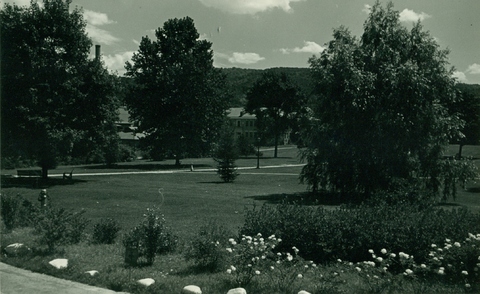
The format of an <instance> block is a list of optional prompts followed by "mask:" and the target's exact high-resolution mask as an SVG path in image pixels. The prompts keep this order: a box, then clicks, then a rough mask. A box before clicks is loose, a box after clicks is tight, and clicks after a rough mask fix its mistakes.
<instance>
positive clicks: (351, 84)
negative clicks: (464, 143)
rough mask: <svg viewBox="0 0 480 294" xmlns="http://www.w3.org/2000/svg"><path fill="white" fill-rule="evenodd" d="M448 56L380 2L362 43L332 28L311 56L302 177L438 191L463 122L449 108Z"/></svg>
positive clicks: (355, 187) (351, 185)
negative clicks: (417, 185)
mask: <svg viewBox="0 0 480 294" xmlns="http://www.w3.org/2000/svg"><path fill="white" fill-rule="evenodd" d="M447 55H448V51H447V50H441V49H439V46H438V45H437V43H436V41H435V39H434V38H433V37H432V36H430V34H429V33H428V32H426V31H424V30H423V28H422V25H421V24H420V23H416V24H414V25H413V27H412V28H411V29H410V30H408V29H407V28H406V27H404V26H403V25H402V24H401V23H400V20H399V13H398V11H395V10H394V9H393V4H392V3H389V4H388V5H387V6H386V8H384V7H382V6H381V5H380V3H379V2H378V1H377V3H376V4H375V5H374V6H373V7H372V9H371V12H370V15H369V16H368V18H367V20H366V21H365V23H364V33H363V35H362V36H361V38H360V39H357V38H356V37H354V36H352V35H351V33H350V32H349V30H348V29H346V28H344V27H340V28H338V29H336V30H334V34H333V40H332V41H330V42H329V43H328V45H327V48H326V50H325V51H323V52H322V54H321V55H320V56H319V57H312V58H311V59H310V67H311V72H312V76H313V78H314V81H315V87H316V90H315V93H316V101H315V107H314V108H313V116H312V117H311V119H310V120H309V125H308V126H307V128H309V129H308V131H306V132H304V134H306V137H305V138H304V141H305V142H306V145H307V147H308V148H307V149H306V150H305V152H304V153H303V157H304V159H306V160H307V165H306V166H305V167H304V169H303V170H302V173H301V180H303V182H306V183H307V184H309V185H310V187H311V188H312V189H313V190H316V189H318V188H324V189H329V190H335V191H341V192H359V193H364V194H366V195H369V194H370V193H372V192H374V191H377V190H384V189H389V188H392V187H393V186H395V184H396V183H400V182H401V183H413V182H415V181H422V182H423V184H425V187H427V188H429V190H431V191H434V192H435V191H437V190H438V188H439V177H440V172H441V157H442V154H443V151H444V149H445V147H446V146H447V145H448V142H449V139H450V138H451V137H453V136H456V135H458V134H459V128H460V127H461V125H462V122H461V120H460V119H459V117H458V115H456V114H452V113H449V111H448V107H447V106H448V105H449V104H450V103H453V102H454V101H455V100H456V99H457V97H456V93H455V80H454V79H453V78H452V69H450V68H448V67H447V66H448V57H447Z"/></svg>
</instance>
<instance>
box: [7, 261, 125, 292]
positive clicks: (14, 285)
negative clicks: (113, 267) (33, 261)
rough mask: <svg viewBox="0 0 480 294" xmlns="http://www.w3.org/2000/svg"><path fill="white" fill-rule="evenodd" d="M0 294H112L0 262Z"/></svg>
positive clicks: (106, 290) (101, 289) (104, 290)
mask: <svg viewBox="0 0 480 294" xmlns="http://www.w3.org/2000/svg"><path fill="white" fill-rule="evenodd" d="M0 293H1V294H50V293H55V294H56V293H62V294H83V293H86V294H89V293H97V294H113V293H118V292H115V291H112V290H108V289H103V288H98V287H93V286H90V285H85V284H81V283H77V282H72V281H68V280H64V279H59V278H55V277H52V276H48V275H44V274H38V273H34V272H31V271H28V270H24V269H20V268H16V267H13V266H10V265H8V264H5V263H1V262H0Z"/></svg>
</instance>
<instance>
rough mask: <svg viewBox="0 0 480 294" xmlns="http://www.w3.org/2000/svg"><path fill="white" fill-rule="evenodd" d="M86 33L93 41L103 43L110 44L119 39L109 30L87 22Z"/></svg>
mask: <svg viewBox="0 0 480 294" xmlns="http://www.w3.org/2000/svg"><path fill="white" fill-rule="evenodd" d="M86 31H87V34H88V36H89V37H90V38H92V40H93V41H94V42H98V43H102V44H105V45H111V44H113V43H115V42H117V41H119V40H120V39H119V38H117V37H115V36H113V35H112V34H111V33H110V32H109V31H106V30H103V29H100V28H97V27H96V26H94V25H91V24H87V28H86Z"/></svg>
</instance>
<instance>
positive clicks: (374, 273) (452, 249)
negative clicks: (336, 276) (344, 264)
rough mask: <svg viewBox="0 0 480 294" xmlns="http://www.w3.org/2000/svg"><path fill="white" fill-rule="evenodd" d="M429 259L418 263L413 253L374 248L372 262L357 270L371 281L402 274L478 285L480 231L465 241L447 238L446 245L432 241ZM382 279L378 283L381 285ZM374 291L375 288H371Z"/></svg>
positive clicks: (466, 286) (471, 285) (361, 264)
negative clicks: (377, 250) (378, 250)
mask: <svg viewBox="0 0 480 294" xmlns="http://www.w3.org/2000/svg"><path fill="white" fill-rule="evenodd" d="M430 249H431V251H430V253H429V259H428V260H426V261H425V262H424V263H420V264H418V263H417V262H415V260H414V256H413V255H409V254H407V253H404V252H399V253H398V254H396V253H393V252H388V251H387V249H382V250H381V251H380V253H379V254H377V253H376V252H374V250H372V249H370V250H369V253H370V254H371V256H372V260H371V261H363V262H359V263H357V264H356V265H355V270H356V271H358V272H359V273H360V275H363V277H364V278H365V279H366V280H367V282H368V281H369V280H370V281H371V279H372V278H373V279H376V280H377V281H385V280H388V279H391V278H392V277H393V276H392V275H394V274H396V273H400V274H402V275H403V276H404V278H407V279H421V280H425V281H432V280H437V281H443V282H448V283H454V284H463V285H464V286H465V288H466V289H467V290H468V289H471V288H472V287H478V281H479V280H480V273H479V269H480V234H477V235H474V234H471V233H470V234H469V235H468V237H467V238H466V239H465V240H464V241H463V242H453V241H452V240H451V239H445V242H444V244H443V245H441V246H440V245H437V244H431V246H430ZM379 283H381V282H377V285H378V284H379ZM370 290H373V289H370Z"/></svg>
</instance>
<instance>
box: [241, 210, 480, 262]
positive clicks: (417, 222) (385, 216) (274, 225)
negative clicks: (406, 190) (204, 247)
mask: <svg viewBox="0 0 480 294" xmlns="http://www.w3.org/2000/svg"><path fill="white" fill-rule="evenodd" d="M479 230H480V214H478V213H477V214H474V213H471V212H469V211H468V210H467V209H462V208H460V209H452V210H446V209H438V208H434V207H427V208H422V207H419V206H418V205H415V204H408V203H403V204H396V205H386V204H382V203H380V204H378V205H376V206H371V205H359V206H356V207H350V208H346V207H343V208H341V209H336V210H331V211H328V210H325V209H322V208H320V207H307V206H300V205H287V204H282V205H276V206H273V205H264V206H262V207H261V208H260V209H256V208H254V209H252V210H250V211H247V212H246V217H245V224H244V225H243V227H242V228H241V230H240V233H241V234H245V235H248V234H252V232H255V231H256V232H261V233H262V234H264V235H265V234H267V235H270V234H276V235H277V236H279V237H280V238H282V240H283V242H282V244H281V245H280V247H281V248H282V249H288V248H291V247H292V246H298V248H299V249H300V254H301V255H302V257H303V258H305V259H312V260H314V261H316V262H328V261H332V260H335V259H343V260H350V261H353V262H356V261H362V260H366V259H367V258H369V255H368V253H367V252H366V251H365V248H370V249H373V250H375V251H378V250H381V249H382V248H385V247H387V248H389V249H390V250H392V251H396V252H401V251H403V252H415V257H416V260H417V261H418V262H423V261H425V260H426V259H427V258H428V253H429V250H428V246H429V245H430V244H431V243H432V242H433V243H439V242H443V240H444V239H445V238H451V239H461V238H463V237H462V236H465V235H467V234H468V233H469V231H479Z"/></svg>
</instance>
